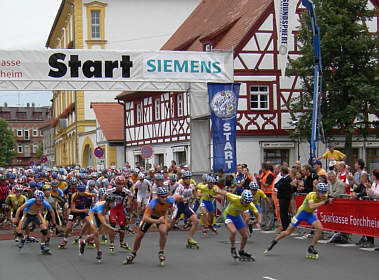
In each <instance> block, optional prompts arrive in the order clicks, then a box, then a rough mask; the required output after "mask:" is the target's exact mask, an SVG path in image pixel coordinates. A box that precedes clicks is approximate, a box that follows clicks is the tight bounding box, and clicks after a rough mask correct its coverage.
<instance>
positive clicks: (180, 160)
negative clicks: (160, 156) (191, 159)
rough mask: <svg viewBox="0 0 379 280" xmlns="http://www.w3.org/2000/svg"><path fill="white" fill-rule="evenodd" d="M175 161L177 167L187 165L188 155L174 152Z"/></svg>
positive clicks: (183, 152)
mask: <svg viewBox="0 0 379 280" xmlns="http://www.w3.org/2000/svg"><path fill="white" fill-rule="evenodd" d="M174 159H175V161H176V163H177V165H184V164H186V163H187V153H186V152H185V151H182V152H174Z"/></svg>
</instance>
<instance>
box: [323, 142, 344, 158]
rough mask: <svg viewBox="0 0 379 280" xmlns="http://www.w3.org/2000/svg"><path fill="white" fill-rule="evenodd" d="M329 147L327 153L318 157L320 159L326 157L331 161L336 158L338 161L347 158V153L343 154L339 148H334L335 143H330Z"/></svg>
mask: <svg viewBox="0 0 379 280" xmlns="http://www.w3.org/2000/svg"><path fill="white" fill-rule="evenodd" d="M328 149H329V151H327V152H326V153H324V154H323V155H322V156H320V157H318V158H317V160H320V159H322V158H326V159H327V160H328V161H331V160H336V161H339V160H346V155H345V154H343V153H341V152H340V151H338V150H335V149H334V145H332V144H329V146H328Z"/></svg>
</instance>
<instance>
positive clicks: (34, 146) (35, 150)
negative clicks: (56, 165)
mask: <svg viewBox="0 0 379 280" xmlns="http://www.w3.org/2000/svg"><path fill="white" fill-rule="evenodd" d="M37 150H38V145H37V144H33V154H35V153H37Z"/></svg>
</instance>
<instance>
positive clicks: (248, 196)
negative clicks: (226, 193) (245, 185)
mask: <svg viewBox="0 0 379 280" xmlns="http://www.w3.org/2000/svg"><path fill="white" fill-rule="evenodd" d="M241 200H242V201H244V202H246V203H250V202H253V194H252V193H251V191H249V190H244V191H243V192H242V194H241Z"/></svg>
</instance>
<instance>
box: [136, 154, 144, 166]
mask: <svg viewBox="0 0 379 280" xmlns="http://www.w3.org/2000/svg"><path fill="white" fill-rule="evenodd" d="M134 162H139V163H140V165H141V166H143V167H145V160H144V159H143V158H142V156H141V155H135V156H134Z"/></svg>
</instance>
